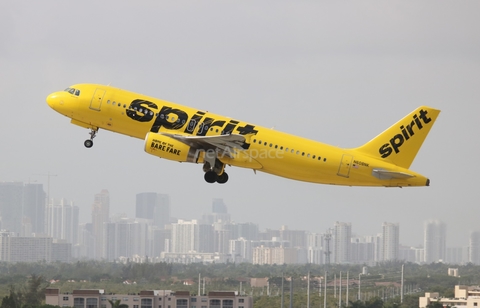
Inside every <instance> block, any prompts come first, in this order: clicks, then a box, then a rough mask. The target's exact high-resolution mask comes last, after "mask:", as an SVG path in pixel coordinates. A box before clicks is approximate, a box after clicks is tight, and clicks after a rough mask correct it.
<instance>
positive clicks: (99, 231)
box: [92, 189, 110, 259]
mask: <svg viewBox="0 0 480 308" xmlns="http://www.w3.org/2000/svg"><path fill="white" fill-rule="evenodd" d="M109 213H110V194H109V193H108V190H106V189H104V190H102V191H101V192H100V193H98V194H96V195H95V198H94V201H93V204H92V234H93V236H94V238H95V259H102V258H104V257H105V251H104V240H105V231H104V230H105V228H104V224H105V223H107V222H109Z"/></svg>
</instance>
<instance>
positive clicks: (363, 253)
mask: <svg viewBox="0 0 480 308" xmlns="http://www.w3.org/2000/svg"><path fill="white" fill-rule="evenodd" d="M350 245H351V246H350V251H351V252H350V262H352V263H355V264H368V265H373V264H374V263H375V242H374V241H372V237H371V236H364V237H356V238H352V239H351V244H350Z"/></svg>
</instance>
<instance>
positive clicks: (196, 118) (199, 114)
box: [184, 111, 205, 134]
mask: <svg viewBox="0 0 480 308" xmlns="http://www.w3.org/2000/svg"><path fill="white" fill-rule="evenodd" d="M204 115H205V112H202V111H197V112H196V113H195V114H194V115H193V116H192V118H191V119H190V121H189V122H188V125H187V127H186V128H185V131H184V132H185V133H189V134H193V132H194V131H195V128H196V127H197V125H198V123H200V120H201V119H202V118H203V116H204Z"/></svg>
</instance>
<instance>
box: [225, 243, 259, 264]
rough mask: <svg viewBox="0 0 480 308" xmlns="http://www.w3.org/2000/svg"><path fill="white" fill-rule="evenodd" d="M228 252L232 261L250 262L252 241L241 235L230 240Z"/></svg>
mask: <svg viewBox="0 0 480 308" xmlns="http://www.w3.org/2000/svg"><path fill="white" fill-rule="evenodd" d="M228 253H229V254H230V255H231V256H232V261H233V262H238V263H242V262H250V263H251V262H252V257H253V255H252V241H250V240H247V239H245V238H243V237H241V238H238V239H236V240H230V245H229V249H228Z"/></svg>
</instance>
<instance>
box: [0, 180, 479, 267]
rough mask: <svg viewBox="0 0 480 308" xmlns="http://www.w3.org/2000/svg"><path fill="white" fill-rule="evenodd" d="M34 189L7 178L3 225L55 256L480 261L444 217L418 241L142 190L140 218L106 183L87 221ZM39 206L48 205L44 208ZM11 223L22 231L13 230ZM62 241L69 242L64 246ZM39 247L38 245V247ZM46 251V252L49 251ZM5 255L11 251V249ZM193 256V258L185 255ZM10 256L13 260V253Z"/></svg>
mask: <svg viewBox="0 0 480 308" xmlns="http://www.w3.org/2000/svg"><path fill="white" fill-rule="evenodd" d="M31 191H32V189H31V186H30V185H29V184H23V183H18V182H17V183H14V184H13V185H12V183H5V182H0V192H1V193H0V213H5V214H4V215H2V216H1V217H2V220H1V222H2V223H3V222H4V221H8V222H9V224H7V225H6V227H7V229H4V228H2V231H1V232H2V234H3V237H2V238H3V240H4V241H5V240H6V241H12V243H15V241H19V240H21V239H25V241H26V243H27V242H28V241H30V242H28V243H31V244H29V245H31V247H36V246H35V245H36V244H34V243H35V241H37V240H35V238H38V240H41V239H42V238H43V241H45V240H48V239H47V238H50V241H52V240H53V244H50V245H56V246H55V249H57V252H48V254H47V255H48V258H54V257H57V256H59V253H60V252H58V251H59V250H58V249H59V248H56V247H62V249H65V248H64V247H65V244H67V243H70V244H71V249H70V251H71V253H70V255H71V256H67V255H65V252H64V250H60V251H61V253H60V258H63V259H62V260H70V259H71V258H72V257H73V258H80V259H81V258H88V259H97V260H100V259H105V260H109V261H114V260H121V259H125V258H136V259H138V260H143V259H144V258H152V260H157V261H158V260H168V261H169V262H198V258H201V260H203V261H202V262H211V261H212V260H216V262H226V260H230V261H232V260H235V261H238V262H244V261H247V262H253V263H256V264H271V263H272V262H273V263H275V262H282V263H283V262H290V263H315V264H323V263H325V262H328V261H327V260H326V258H327V255H329V256H330V260H331V262H332V263H334V264H344V263H356V264H368V265H372V264H375V263H378V262H383V261H390V260H405V261H409V262H418V263H432V262H447V263H452V262H453V263H462V264H463V263H465V262H468V261H471V262H475V263H477V262H479V261H478V247H479V246H480V244H479V241H478V239H479V238H480V237H479V236H478V232H472V233H470V234H468V235H467V237H468V245H462V246H458V245H457V246H454V247H449V246H447V245H446V239H447V236H448V235H447V225H446V223H445V222H442V221H439V220H427V221H425V222H424V224H423V227H424V231H423V246H418V245H417V246H415V245H412V244H411V243H405V242H400V241H399V238H400V235H401V231H400V230H401V226H400V224H399V223H392V222H385V221H384V222H383V223H381V224H380V223H379V224H378V225H377V232H376V233H375V234H358V233H355V232H354V230H355V228H354V226H355V223H352V222H342V221H336V222H334V223H332V224H331V225H330V226H323V227H319V228H318V229H315V230H312V229H292V228H289V227H288V223H283V224H282V225H281V226H280V227H277V228H260V226H259V223H258V222H255V221H248V222H242V221H238V220H236V219H235V217H232V215H230V213H229V211H228V205H227V204H226V203H225V202H224V200H223V199H221V198H212V200H211V211H210V212H209V213H205V214H203V215H202V216H201V217H196V218H195V219H185V218H183V217H171V215H170V211H171V206H172V205H171V204H170V197H169V195H166V194H159V193H153V192H139V193H137V194H136V205H135V216H134V217H128V216H126V215H124V214H123V215H117V214H110V212H109V211H110V193H109V191H108V190H106V189H102V190H101V191H100V192H98V193H95V194H94V195H93V198H92V206H91V220H90V221H89V222H80V221H79V208H78V207H77V206H75V205H74V202H73V201H70V200H66V199H64V198H61V199H55V198H52V199H51V200H50V201H47V200H44V202H39V200H38V199H36V198H31V197H30V198H26V197H24V196H25V195H26V193H27V195H28V192H31ZM33 191H34V192H35V193H34V194H33V195H34V196H44V197H45V196H46V194H45V193H44V192H43V190H42V186H41V185H38V184H37V186H35V189H33ZM18 200H22V202H23V203H20V204H19V206H18V209H17V210H18V213H23V215H24V216H23V217H21V216H18V215H17V214H16V213H17V212H13V213H12V212H11V211H10V212H9V211H7V212H5V209H9V205H10V204H13V203H15V202H17V203H18V202H19V201H18ZM38 204H43V211H42V209H41V208H38ZM34 206H37V209H36V212H44V213H45V215H44V217H45V221H44V227H41V226H36V228H37V230H42V229H43V230H45V232H46V233H42V232H38V231H36V232H34V229H33V228H32V227H31V219H27V218H28V217H29V216H28V215H30V214H29V213H28V212H26V211H23V209H31V208H33V207H34ZM9 215H10V216H9ZM2 225H3V224H2ZM8 226H10V227H12V228H16V229H8ZM29 232H30V233H29ZM32 236H34V237H32ZM327 237H330V240H329V239H327ZM17 238H18V240H17ZM29 238H30V240H28V239H29ZM57 243H58V244H57ZM0 244H2V243H1V242H0ZM60 244H62V245H63V246H58V245H60ZM2 245H4V244H2ZM0 246H1V245H0ZM2 247H3V246H2ZM12 247H13V246H12ZM52 247H54V246H52ZM327 247H328V248H327ZM51 249H53V248H51ZM12 251H13V250H12ZM31 251H35V250H34V249H33V248H32V249H31ZM42 251H43V252H42V254H45V253H47V252H45V251H44V250H42ZM328 251H330V253H328ZM1 253H2V254H5V255H6V256H7V255H8V253H6V252H4V251H2V252H1ZM185 256H187V259H183V258H185ZM195 256H197V257H195ZM5 258H6V259H8V260H11V257H10V256H9V255H8V256H7V257H5ZM159 258H160V259H159ZM190 258H191V259H190ZM13 260H14V259H13ZM182 260H183V261H182ZM186 260H188V261H186ZM194 260H196V261H194Z"/></svg>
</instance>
